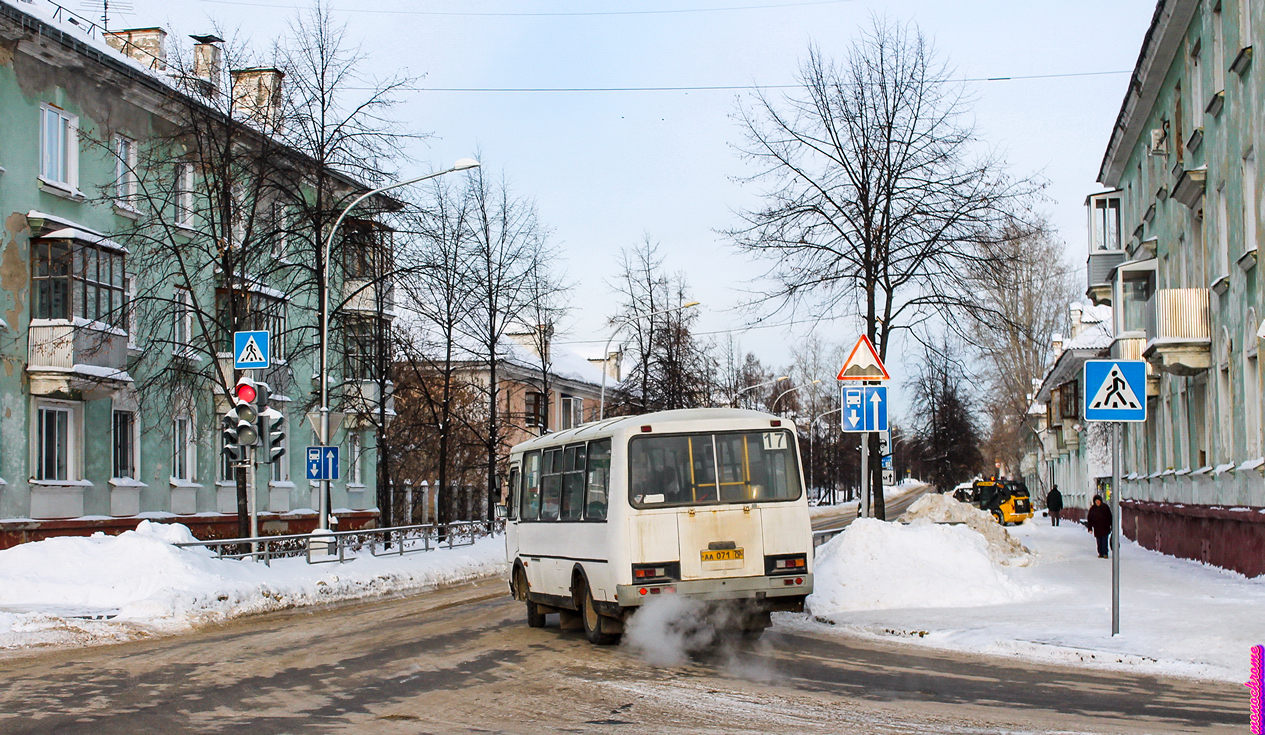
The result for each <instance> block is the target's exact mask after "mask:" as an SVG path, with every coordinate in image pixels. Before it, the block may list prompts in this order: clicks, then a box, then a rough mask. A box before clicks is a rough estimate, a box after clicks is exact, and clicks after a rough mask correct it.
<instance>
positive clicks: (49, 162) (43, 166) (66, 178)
mask: <svg viewBox="0 0 1265 735" xmlns="http://www.w3.org/2000/svg"><path fill="white" fill-rule="evenodd" d="M78 129H79V118H77V117H75V116H73V115H68V114H66V111H65V110H62V109H60V108H57V107H54V106H52V105H44V106H43V107H41V108H40V176H41V177H42V178H43V179H44V180H45V181H48V182H51V183H54V184H61V185H62V186H64V187H66V188H68V189H74V188H76V187H77V186H78V184H79V182H78V181H77V179H78V178H79V137H78Z"/></svg>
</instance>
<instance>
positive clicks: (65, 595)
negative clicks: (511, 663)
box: [0, 521, 505, 648]
mask: <svg viewBox="0 0 1265 735" xmlns="http://www.w3.org/2000/svg"><path fill="white" fill-rule="evenodd" d="M192 540H194V539H193V536H192V534H190V533H189V529H188V528H186V527H184V526H182V525H180V524H175V523H170V524H164V523H152V522H150V521H142V522H141V523H140V525H139V526H138V527H137V529H136V530H135V531H127V532H125V533H122V534H119V535H118V536H106V535H104V534H96V535H93V536H89V537H81V536H77V537H63V538H53V539H47V540H44V541H38V542H34V543H28V544H21V545H19V546H15V547H13V548H11V549H6V550H4V551H0V648H15V647H21V646H31V645H83V644H88V643H97V642H102V641H107V640H126V639H129V638H135V637H140V636H145V635H152V634H154V633H161V632H175V631H180V630H187V629H189V628H193V627H196V626H199V625H204V624H207V623H212V622H217V621H222V620H226V619H229V618H233V617H237V616H241V615H247V614H251V613H257V612H266V611H270V610H279V609H284V608H288V607H296V606H301V605H310V604H317V603H326V602H333V601H338V600H347V599H354V598H360V597H370V596H374V595H381V594H387V593H392V592H398V591H404V590H411V589H412V590H415V589H420V588H425V587H430V586H435V585H439V584H446V583H451V582H457V581H462V580H467V579H471V578H474V577H480V576H486V575H490V574H497V573H501V572H503V571H504V569H505V560H504V559H505V551H504V540H503V539H501V538H490V539H482V540H480V541H478V542H477V543H475V545H474V546H466V547H458V548H456V549H451V550H447V549H441V550H436V551H429V552H417V553H412V554H407V555H405V556H382V557H374V556H371V555H369V554H367V553H366V554H364V555H363V556H360V557H358V558H356V559H354V560H353V561H350V562H348V563H345V564H338V563H328V564H316V565H309V564H308V563H307V562H306V560H305V559H302V558H297V559H278V560H274V561H273V562H272V566H271V567H268V566H265V565H264V564H262V563H256V562H253V561H237V560H230V559H217V558H215V556H214V554H213V553H212V552H210V551H208V550H206V549H203V548H188V549H181V548H177V547H175V546H173V545H172V544H174V543H180V542H185V541H192Z"/></svg>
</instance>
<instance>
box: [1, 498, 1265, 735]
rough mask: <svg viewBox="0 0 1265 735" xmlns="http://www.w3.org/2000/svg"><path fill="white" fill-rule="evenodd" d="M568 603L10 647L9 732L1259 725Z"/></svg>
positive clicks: (1058, 672)
mask: <svg viewBox="0 0 1265 735" xmlns="http://www.w3.org/2000/svg"><path fill="white" fill-rule="evenodd" d="M909 502H912V498H910V499H909ZM897 510H898V509H897V507H895V504H893V507H892V508H891V510H890V511H889V517H894V516H895V514H896V512H897ZM829 522H830V521H829V519H828V518H827V519H825V520H822V521H820V525H828V524H829ZM556 617H557V616H550V618H549V620H550V623H549V626H548V627H545V628H542V629H533V628H529V627H527V625H526V623H525V620H524V606H523V604H522V603H517V602H514V601H512V600H511V599H510V597H509V595H508V592H507V586H506V584H505V582H504V580H501V579H483V580H479V581H477V582H474V583H469V584H463V585H458V586H454V587H447V588H442V589H437V590H432V591H428V592H425V593H421V594H414V595H411V596H408V597H401V598H394V599H380V600H373V601H367V602H361V603H356V604H347V605H340V606H336V607H328V608H304V609H296V610H289V611H285V612H281V613H273V614H267V615H260V616H257V617H252V618H247V619H242V620H238V621H235V622H232V623H229V624H226V625H222V626H218V627H212V628H206V629H202V630H199V631H196V632H193V633H190V634H187V635H181V636H173V637H163V638H155V639H150V640H142V641H134V642H130V643H123V644H118V645H110V646H99V647H95V648H87V649H80V650H63V651H48V652H39V651H35V652H21V653H7V654H4V655H3V656H2V657H0V733H67V734H74V733H92V734H97V733H128V734H131V733H151V732H152V733H164V734H170V733H180V732H200V733H252V734H253V733H409V734H410V735H418V734H421V733H435V734H438V733H455V732H472V733H473V732H480V733H482V732H494V733H496V732H513V733H518V732H522V733H559V732H567V733H761V734H764V735H767V734H768V733H876V732H891V733H913V732H964V733H966V732H969V733H992V732H997V733H1004V732H1023V733H1033V732H1060V733H1068V732H1110V733H1116V732H1120V733H1167V732H1174V733H1176V732H1209V733H1221V732H1224V733H1229V732H1236V733H1237V732H1246V729H1247V694H1246V692H1245V691H1244V690H1243V687H1242V686H1241V685H1236V684H1231V683H1204V682H1195V681H1189V680H1184V679H1165V678H1158V677H1154V676H1144V675H1136V674H1131V673H1120V672H1105V671H1097V670H1090V669H1080V668H1069V667H1059V666H1048V665H1039V664H1031V663H1025V662H1020V661H1015V660H1010V659H1000V658H989V657H984V656H974V655H967V654H960V653H949V652H941V651H935V650H931V649H927V648H923V647H914V646H904V645H901V644H899V643H895V642H885V641H871V640H861V639H857V638H852V637H845V636H841V635H838V634H836V633H834V632H833V631H832V630H831V629H830V628H829V627H828V626H824V625H820V624H817V623H813V622H810V621H808V620H807V619H805V618H804V617H803V616H793V615H786V616H780V617H779V618H778V620H777V622H776V624H775V626H774V627H773V628H772V629H770V630H769V631H768V632H766V633H765V635H764V637H763V638H762V639H761V640H760V641H759V642H757V643H754V644H741V645H739V644H734V645H732V646H721V647H717V648H714V649H712V650H710V651H709V652H708V653H707V654H706V655H702V656H696V657H694V658H693V659H692V660H690V661H689V662H687V663H686V664H684V665H680V666H670V667H662V666H655V665H652V664H650V663H647V662H646V661H644V660H642V658H640V657H639V656H638V655H637V654H636V653H635V652H633V651H632V650H630V648H629V647H628V646H626V645H620V646H592V645H590V644H588V643H587V642H586V641H585V640H584V637H583V633H582V632H580V631H569V630H568V631H562V630H559V629H558V628H557V622H556Z"/></svg>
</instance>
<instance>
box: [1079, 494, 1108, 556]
mask: <svg viewBox="0 0 1265 735" xmlns="http://www.w3.org/2000/svg"><path fill="white" fill-rule="evenodd" d="M1085 525H1087V526H1089V532H1090V533H1092V534H1094V540H1095V541H1097V542H1098V558H1099V559H1106V558H1107V540H1108V539H1109V538H1110V537H1111V508H1108V507H1107V504H1106V503H1104V502H1102V496H1101V495H1095V496H1094V505H1093V507H1091V508H1090V509H1089V515H1087V516H1086V517H1085Z"/></svg>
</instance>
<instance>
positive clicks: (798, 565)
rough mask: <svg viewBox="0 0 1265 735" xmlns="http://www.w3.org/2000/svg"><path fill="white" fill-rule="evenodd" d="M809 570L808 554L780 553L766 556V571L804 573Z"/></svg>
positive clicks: (772, 572)
mask: <svg viewBox="0 0 1265 735" xmlns="http://www.w3.org/2000/svg"><path fill="white" fill-rule="evenodd" d="M806 571H808V555H807V554H778V555H776V556H766V557H764V573H765V574H769V575H773V574H803V573H804V572H806Z"/></svg>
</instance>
